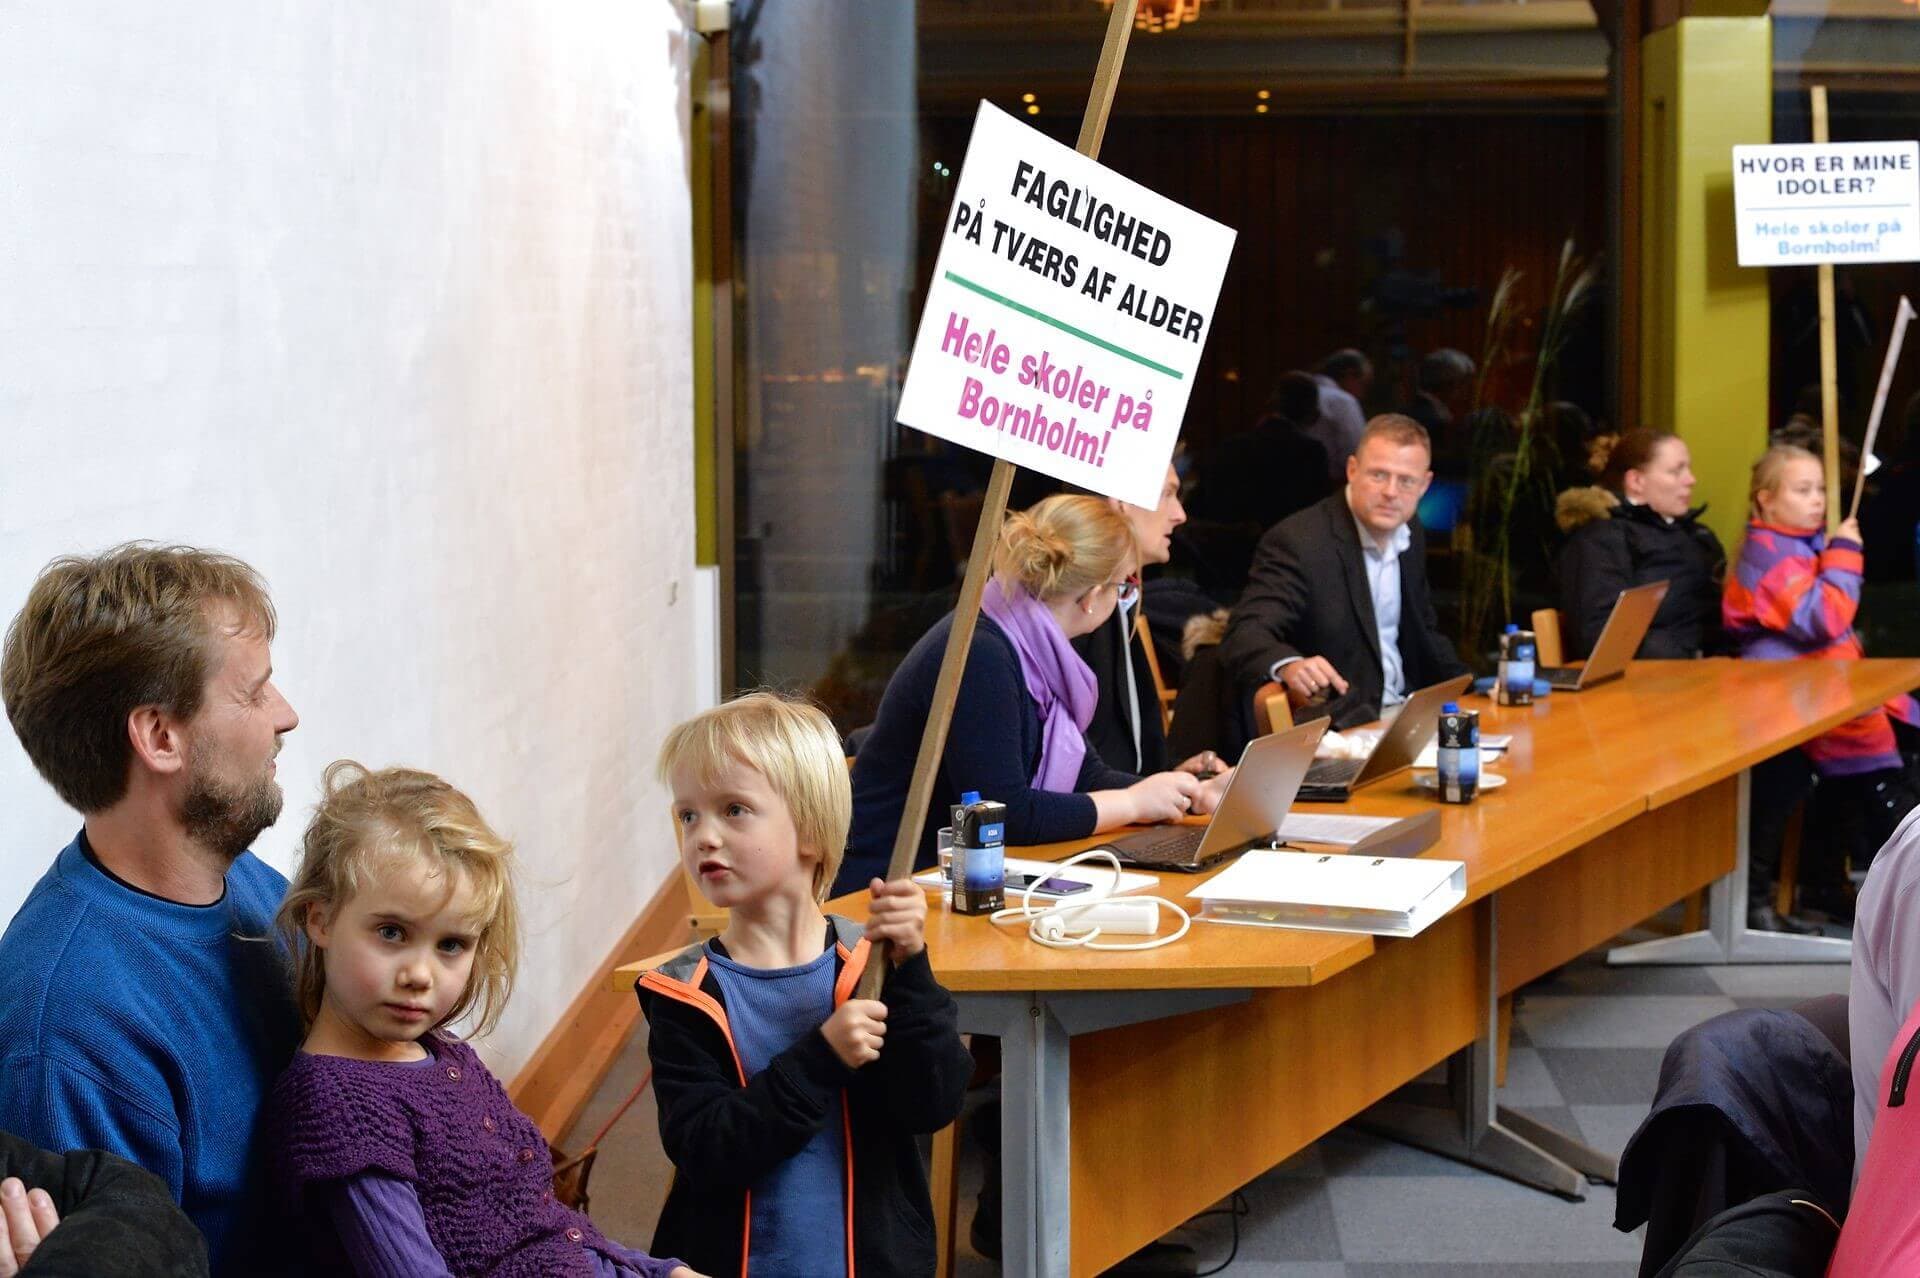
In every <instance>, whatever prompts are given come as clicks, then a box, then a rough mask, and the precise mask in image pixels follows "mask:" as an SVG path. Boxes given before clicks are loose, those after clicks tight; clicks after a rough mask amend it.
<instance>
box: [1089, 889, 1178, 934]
mask: <svg viewBox="0 0 1920 1278" xmlns="http://www.w3.org/2000/svg"><path fill="white" fill-rule="evenodd" d="M1071 922H1072V926H1073V927H1074V928H1076V929H1079V928H1095V927H1097V928H1099V929H1100V930H1101V931H1102V932H1111V933H1113V934H1115V935H1117V936H1152V935H1153V934H1154V933H1155V932H1158V931H1159V930H1160V905H1159V902H1157V901H1155V900H1154V899H1153V898H1151V897H1141V898H1139V899H1130V898H1128V897H1124V896H1110V897H1108V898H1107V899H1106V900H1104V901H1097V902H1094V903H1092V904H1090V905H1088V906H1087V907H1086V908H1085V909H1083V910H1081V909H1076V910H1074V911H1073V914H1072V916H1071Z"/></svg>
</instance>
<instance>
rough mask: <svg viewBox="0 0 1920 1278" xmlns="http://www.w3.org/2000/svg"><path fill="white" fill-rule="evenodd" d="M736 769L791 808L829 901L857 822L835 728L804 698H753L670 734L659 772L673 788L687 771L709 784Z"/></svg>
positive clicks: (816, 885)
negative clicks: (745, 770)
mask: <svg viewBox="0 0 1920 1278" xmlns="http://www.w3.org/2000/svg"><path fill="white" fill-rule="evenodd" d="M730 763H738V764H743V765H745V766H746V767H749V768H752V769H753V770H754V771H755V772H758V773H759V774H760V775H761V776H763V777H765V778H766V779H767V784H768V785H769V786H771V787H772V788H773V792H774V793H775V794H777V795H779V796H780V801H781V802H782V803H785V804H786V805H787V812H788V814H789V815H791V816H792V818H793V828H794V830H795V832H796V833H797V834H798V835H799V837H800V850H801V851H802V852H817V853H818V854H819V856H820V860H819V863H818V864H816V865H815V866H814V868H813V897H814V899H815V900H816V901H824V900H826V899H827V893H828V891H829V890H830V889H831V888H832V886H833V878H834V875H836V874H838V873H839V872H840V861H841V859H842V858H843V857H844V856H845V855H846V851H847V828H848V827H849V826H850V825H852V824H853V786H852V784H851V783H850V782H849V781H848V780H847V756H846V754H845V752H844V751H843V750H842V748H841V745H840V734H839V733H837V732H835V731H834V730H833V722H832V721H831V720H830V719H828V718H827V716H826V715H825V714H824V713H822V712H821V710H820V709H819V707H817V706H814V705H812V704H810V703H808V702H806V701H803V700H801V699H800V698H798V697H789V696H785V695H783V694H781V693H777V692H767V691H760V692H749V693H747V694H746V695H744V696H740V697H735V698H734V699H733V700H732V701H728V702H726V703H724V704H722V705H717V706H715V707H713V708H712V709H711V710H705V711H702V712H701V713H699V714H697V715H695V716H693V718H691V719H688V720H687V721H686V722H685V723H683V724H681V725H679V726H678V727H676V728H674V729H673V731H671V732H669V733H667V739H666V740H665V741H663V742H662V743H661V744H660V762H659V764H658V765H657V768H656V772H657V774H658V776H659V778H660V781H661V782H662V783H663V784H666V785H671V784H672V783H673V774H674V773H675V772H677V771H680V770H681V769H686V770H688V771H690V772H692V773H693V776H694V777H695V779H696V780H698V781H699V783H700V784H702V785H706V784H710V783H711V782H712V781H713V779H714V777H715V775H716V774H717V773H718V772H719V771H720V769H722V768H724V767H726V766H727V765H728V764H730Z"/></svg>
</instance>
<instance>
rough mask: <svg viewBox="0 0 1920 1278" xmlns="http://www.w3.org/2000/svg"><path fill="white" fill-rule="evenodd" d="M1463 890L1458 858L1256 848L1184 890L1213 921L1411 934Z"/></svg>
mask: <svg viewBox="0 0 1920 1278" xmlns="http://www.w3.org/2000/svg"><path fill="white" fill-rule="evenodd" d="M1466 894H1467V867H1466V863H1465V862H1462V861H1427V860H1421V859H1418V858H1403V857H1372V856H1345V855H1341V854H1338V853H1328V854H1325V855H1321V854H1318V853H1314V852H1277V851H1270V850H1267V849H1258V850H1255V851H1252V852H1249V853H1247V854H1246V855H1245V856H1243V857H1241V858H1240V859H1239V860H1238V861H1236V862H1234V863H1233V864H1232V865H1230V866H1228V867H1227V868H1226V869H1224V870H1222V871H1221V872H1220V873H1218V874H1216V875H1214V876H1213V877H1212V878H1210V879H1208V880H1207V881H1206V882H1205V883H1202V884H1201V885H1200V886H1199V887H1196V888H1195V889H1194V890H1193V891H1192V892H1189V893H1188V894H1187V895H1188V896H1190V897H1193V898H1195V899H1197V900H1199V901H1200V902H1201V905H1202V908H1203V912H1202V914H1201V918H1202V919H1204V920H1206V921H1208V922H1213V923H1244V924H1253V925H1257V926H1266V927H1300V928H1311V929H1313V930H1315V931H1321V932H1371V933H1373V934H1375V935H1379V936H1417V935H1419V934H1420V932H1421V931H1423V930H1424V929H1425V928H1426V926H1427V925H1428V924H1429V923H1432V922H1433V921H1434V920H1435V919H1437V918H1439V917H1441V916H1442V915H1444V914H1445V913H1446V912H1447V911H1448V910H1450V909H1452V908H1453V907H1454V906H1455V905H1458V904H1459V903H1460V902H1461V901H1462V900H1463V899H1465V897H1466Z"/></svg>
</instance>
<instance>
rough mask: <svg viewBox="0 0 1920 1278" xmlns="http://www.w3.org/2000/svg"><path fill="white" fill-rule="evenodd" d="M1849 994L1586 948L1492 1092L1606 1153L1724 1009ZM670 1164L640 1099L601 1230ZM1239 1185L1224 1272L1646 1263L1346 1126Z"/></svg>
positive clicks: (1840, 974) (1542, 1002)
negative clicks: (1229, 1260)
mask: <svg viewBox="0 0 1920 1278" xmlns="http://www.w3.org/2000/svg"><path fill="white" fill-rule="evenodd" d="M1846 988H1847V969H1846V968H1845V966H1844V965H1821V966H1754V967H1719V968H1707V967H1671V968H1637V969H1636V968H1609V967H1607V966H1606V965H1605V961H1604V958H1603V955H1602V953H1601V952H1600V951H1595V952H1594V953H1592V954H1590V955H1587V956H1586V957H1584V958H1582V959H1580V960H1578V961H1577V962H1575V963H1573V964H1570V965H1569V966H1567V967H1565V968H1563V969H1561V970H1560V971H1559V972H1557V973H1555V974H1553V975H1552V976H1550V977H1548V978H1547V979H1545V980H1542V981H1540V982H1537V983H1536V984H1534V985H1532V986H1530V987H1528V988H1527V989H1526V990H1525V991H1523V993H1522V994H1521V996H1520V999H1519V1002H1518V1004H1517V1006H1516V1008H1515V1012H1514V1033H1513V1047H1512V1053H1511V1057H1510V1060H1509V1064H1508V1074H1507V1085H1506V1087H1505V1088H1504V1089H1503V1090H1502V1092H1501V1097H1500V1099H1501V1102H1502V1103H1503V1104H1506V1105H1509V1106H1512V1107H1513V1108H1515V1109H1518V1110H1521V1111H1523V1112H1526V1113H1528V1114H1531V1115H1533V1116H1535V1117H1537V1118H1541V1119H1543V1120H1546V1121H1549V1122H1552V1123H1553V1124H1555V1125H1556V1126H1558V1127H1559V1128H1560V1129H1561V1130H1563V1131H1566V1132H1568V1133H1569V1134H1577V1135H1578V1136H1579V1137H1580V1138H1581V1139H1583V1140H1585V1141H1586V1142H1587V1143H1588V1144H1591V1145H1593V1146H1595V1147H1596V1148H1598V1149H1601V1150H1604V1151H1606V1152H1608V1153H1613V1154H1618V1153H1619V1152H1620V1150H1621V1149H1622V1148H1623V1147H1624V1146H1625V1144H1626V1141H1627V1138H1628V1137H1629V1136H1631V1135H1632V1134H1633V1131H1634V1129H1635V1127H1636V1126H1638V1124H1639V1122H1640V1120H1641V1119H1642V1118H1643V1117H1644V1116H1645V1115H1646V1112H1647V1107H1648V1104H1649V1102H1650V1101H1651V1099H1652V1096H1653V1089H1654V1084H1655V1082H1656V1081H1657V1079H1658V1077H1659V1070H1660V1058H1661V1055H1662V1053H1663V1052H1664V1051H1665V1050H1666V1047H1667V1044H1668V1043H1669V1042H1671V1041H1672V1040H1673V1037H1674V1035H1676V1034H1678V1033H1679V1032H1680V1031H1681V1030H1684V1029H1686V1028H1688V1027H1689V1026H1692V1025H1696V1024H1698V1023H1699V1022H1701V1021H1704V1020H1706V1019H1707V1018H1708V1017H1710V1016H1714V1015H1717V1014H1719V1013H1721V1012H1725V1011H1729V1010H1731V1009H1733V1008H1736V1007H1786V1006H1791V1005H1792V1004H1794V1003H1797V1002H1799V1001H1801V1000H1802V999H1806V998H1812V997H1814V996H1816V995H1820V994H1829V993H1843V992H1845V990H1846ZM645 1033H646V1030H645V1026H644V1025H642V1026H640V1027H639V1028H637V1029H636V1030H635V1032H634V1036H633V1038H632V1040H631V1041H629V1042H628V1044H627V1046H626V1049H625V1051H624V1052H623V1054H622V1055H621V1057H620V1059H619V1061H618V1063H617V1064H616V1065H615V1066H614V1068H613V1069H612V1071H611V1072H610V1073H609V1075H608V1077H607V1079H606V1081H605V1083H604V1084H603V1085H602V1086H601V1088H600V1089H599V1091H598V1093H597V1094H596V1095H595V1096H594V1098H593V1100H592V1102H591V1103H590V1104H589V1105H588V1106H587V1108H586V1110H585V1111H584V1112H583V1114H582V1115H581V1118H580V1120H579V1122H578V1123H577V1124H576V1126H575V1130H574V1132H573V1133H572V1134H571V1135H570V1136H569V1141H572V1142H579V1141H583V1140H585V1139H586V1138H587V1137H590V1136H591V1135H592V1134H593V1133H594V1132H595V1131H597V1130H598V1129H599V1127H600V1126H601V1124H602V1123H603V1122H604V1121H605V1120H606V1118H607V1116H608V1115H609V1114H611V1113H612V1112H613V1110H614V1108H615V1107H616V1106H617V1105H618V1104H619V1103H620V1102H621V1101H622V1100H624V1099H625V1098H626V1097H627V1096H628V1095H629V1094H630V1093H631V1092H632V1090H633V1088H634V1086H635V1085H636V1084H637V1083H638V1082H639V1080H640V1078H641V1076H642V1075H643V1073H644V1072H645V1070H646V1044H645V1038H644V1035H645ZM976 1100H977V1098H976ZM564 1143H566V1142H563V1144H564ZM968 1143H969V1144H970V1143H971V1142H968ZM569 1147H571V1146H569ZM670 1171H671V1169H670V1168H669V1166H668V1165H667V1162H666V1159H665V1158H664V1156H663V1155H662V1154H661V1152H660V1145H659V1137H658V1133H657V1130H656V1127H655V1115H654V1109H653V1099H652V1094H651V1092H649V1093H647V1094H646V1095H643V1096H642V1097H641V1098H640V1101H639V1103H638V1104H636V1105H635V1106H634V1107H633V1108H632V1110H631V1111H630V1112H629V1113H628V1114H627V1116H626V1117H625V1118H624V1119H622V1120H621V1122H620V1123H619V1124H618V1125H617V1126H616V1127H615V1128H614V1130H613V1132H612V1134H611V1135H610V1136H609V1137H608V1138H607V1139H606V1141H605V1142H604V1144H603V1145H602V1148H601V1154H600V1159H599V1163H598V1165H597V1166H596V1168H595V1170H594V1173H593V1183H592V1187H593V1206H594V1211H593V1214H594V1218H595V1220H596V1221H597V1222H598V1223H599V1225H600V1226H601V1228H602V1229H603V1230H604V1231H605V1232H606V1233H607V1234H608V1235H609V1236H610V1237H613V1238H616V1239H619V1240H621V1241H623V1242H627V1243H629V1244H630V1245H634V1246H641V1247H644V1246H645V1245H646V1244H647V1242H648V1240H649V1239H650V1238H651V1236H652V1233H653V1222H654V1220H655V1218H656V1217H657V1215H658V1213H659V1209H660V1203H661V1201H662V1199H663V1198H664V1196H665V1193H666V1187H667V1182H668V1178H669V1175H670ZM980 1174H981V1169H980V1164H979V1159H978V1157H977V1156H975V1155H974V1154H973V1151H971V1150H969V1151H968V1157H966V1158H965V1159H964V1160H963V1164H962V1167H961V1186H962V1207H961V1217H962V1219H961V1228H962V1232H961V1235H960V1237H961V1239H962V1243H961V1247H960V1261H959V1265H958V1267H957V1273H959V1274H961V1275H982V1274H991V1273H995V1272H997V1267H996V1266H994V1265H993V1264H991V1263H990V1262H988V1261H986V1260H985V1259H983V1258H981V1257H980V1256H979V1255H978V1254H976V1253H975V1252H973V1250H972V1249H971V1248H969V1247H968V1246H966V1244H965V1239H966V1236H967V1235H966V1232H965V1229H966V1225H967V1223H968V1222H969V1221H970V1219H971V1216H972V1211H973V1194H974V1192H975V1191H976V1190H977V1188H978V1186H979V1180H980ZM1243 1194H1244V1197H1245V1199H1246V1202H1247V1206H1248V1208H1249V1211H1248V1214H1247V1215H1246V1216H1245V1217H1244V1218H1243V1219H1241V1220H1240V1221H1239V1225H1240V1247H1239V1253H1238V1255H1237V1257H1236V1258H1235V1260H1234V1263H1233V1264H1232V1266H1231V1267H1230V1268H1228V1269H1227V1270H1226V1271H1225V1272H1226V1273H1227V1274H1230V1275H1238V1274H1247V1275H1254V1274H1258V1275H1273V1276H1275V1278H1387V1276H1388V1275H1392V1276H1394V1278H1456V1276H1457V1278H1467V1276H1468V1275H1475V1276H1478V1278H1507V1276H1509V1275H1511V1276H1513V1278H1518V1276H1520V1275H1532V1276H1539V1278H1615V1276H1619V1278H1630V1276H1631V1275H1633V1274H1634V1273H1635V1272H1636V1270H1637V1268H1638V1263H1639V1257H1640V1239H1639V1237H1638V1235H1637V1234H1623V1233H1620V1232H1618V1231H1616V1230H1615V1229H1614V1228H1613V1207H1614V1202H1613V1191H1612V1190H1611V1189H1608V1188H1605V1187H1600V1186H1595V1187H1591V1188H1590V1189H1589V1191H1588V1195H1587V1198H1586V1201H1584V1202H1580V1203H1569V1202H1564V1201H1562V1200H1560V1199H1558V1198H1553V1197H1550V1196H1549V1195H1546V1194H1542V1193H1538V1192H1536V1191H1533V1190H1530V1189H1524V1188H1521V1187H1520V1186H1518V1185H1515V1184H1513V1183H1511V1182H1509V1181H1506V1180H1502V1179H1500V1178H1498V1177H1495V1176H1490V1175H1487V1174H1484V1173H1482V1172H1478V1171H1475V1170H1474V1169H1472V1168H1469V1167H1465V1166H1463V1165H1461V1164H1458V1163H1454V1162H1450V1161H1449V1160H1447V1159H1444V1158H1440V1157H1437V1156H1434V1155H1431V1154H1427V1153H1423V1152H1421V1151H1419V1150H1415V1149H1410V1148H1407V1147H1405V1146H1401V1145H1397V1144H1394V1143H1392V1142H1390V1141H1386V1140H1382V1139H1380V1138H1377V1137H1374V1136H1370V1135H1367V1134H1365V1133H1362V1132H1359V1131H1357V1130H1354V1129H1352V1128H1341V1129H1339V1130H1336V1131H1334V1132H1332V1133H1330V1134H1328V1135H1327V1136H1326V1137H1324V1138H1323V1139H1321V1140H1320V1141H1319V1142H1317V1143H1316V1144H1314V1145H1313V1146H1311V1147H1310V1148H1308V1149H1306V1150H1303V1151H1302V1152H1301V1153H1299V1154H1298V1155H1296V1156H1295V1157H1293V1158H1291V1159H1289V1160H1288V1161H1287V1162H1285V1163H1283V1164H1281V1165H1280V1166H1278V1167H1276V1168H1274V1169H1273V1170H1271V1171H1269V1172H1268V1173H1267V1174H1266V1175H1264V1176H1261V1177H1260V1178H1259V1179H1258V1180H1255V1181H1254V1182H1253V1183H1252V1184H1250V1185H1248V1186H1246V1188H1245V1190H1244V1191H1243ZM1223 1206H1224V1204H1223ZM1489 1222H1495V1223H1494V1225H1493V1227H1491V1228H1490V1227H1489ZM1231 1228H1232V1223H1231V1222H1230V1221H1229V1220H1228V1219H1227V1218H1226V1217H1225V1216H1214V1217H1210V1218H1207V1219H1202V1220H1198V1221H1196V1222H1194V1223H1192V1224H1190V1225H1188V1226H1187V1227H1186V1228H1184V1229H1182V1230H1180V1231H1179V1232H1178V1233H1177V1234H1176V1235H1174V1236H1173V1237H1174V1239H1175V1240H1176V1241H1179V1242H1182V1243H1185V1244H1187V1245H1189V1246H1191V1247H1192V1249H1193V1252H1194V1255H1195V1257H1196V1258H1197V1263H1198V1265H1199V1267H1200V1268H1202V1269H1210V1268H1212V1267H1213V1266H1215V1265H1218V1264H1220V1263H1221V1262H1222V1261H1224V1260H1225V1259H1226V1257H1227V1253H1228V1250H1229V1247H1230V1246H1231ZM1139 1272H1148V1270H1146V1269H1141V1270H1139Z"/></svg>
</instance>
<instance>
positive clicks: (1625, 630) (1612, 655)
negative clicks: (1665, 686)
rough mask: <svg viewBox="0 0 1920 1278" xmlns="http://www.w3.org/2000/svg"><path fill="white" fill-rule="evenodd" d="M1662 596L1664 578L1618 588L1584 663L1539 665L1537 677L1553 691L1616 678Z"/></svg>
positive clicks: (1664, 593)
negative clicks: (1604, 624)
mask: <svg viewBox="0 0 1920 1278" xmlns="http://www.w3.org/2000/svg"><path fill="white" fill-rule="evenodd" d="M1666 597H1667V583H1666V582H1664V581H1655V582H1651V583H1649V584H1648V585H1645V586H1634V587H1633V588H1632V589H1630V590H1623V591H1621V592H1620V597H1619V598H1618V599H1616V600H1614V601H1613V611H1612V612H1610V613H1608V614H1607V624H1606V627H1605V628H1604V629H1602V630H1601V631H1600V638H1599V640H1598V641H1597V642H1596V643H1595V644H1594V645H1593V655H1591V656H1589V657H1588V658H1587V660H1586V663H1585V664H1584V665H1578V666H1542V667H1540V672H1539V673H1540V678H1542V679H1545V680H1546V681H1547V686H1548V687H1549V688H1552V689H1553V690H1554V691H1555V692H1578V691H1580V690H1581V689H1582V688H1591V687H1592V686H1593V685H1594V684H1596V683H1605V682H1606V681H1607V680H1609V679H1618V678H1619V677H1620V676H1621V675H1623V674H1625V673H1626V672H1627V663H1628V662H1629V661H1632V660H1633V654H1634V653H1636V652H1638V651H1640V641H1641V640H1642V639H1645V638H1646V637H1647V627H1648V626H1651V625H1652V624H1653V614H1654V613H1656V612H1659V611H1660V601H1661V600H1663V599H1665V598H1666Z"/></svg>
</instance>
